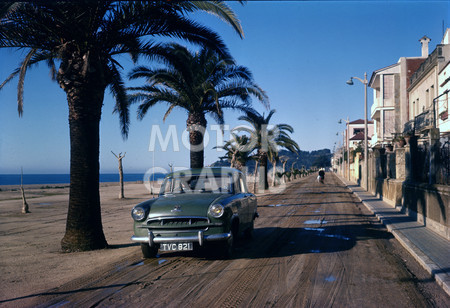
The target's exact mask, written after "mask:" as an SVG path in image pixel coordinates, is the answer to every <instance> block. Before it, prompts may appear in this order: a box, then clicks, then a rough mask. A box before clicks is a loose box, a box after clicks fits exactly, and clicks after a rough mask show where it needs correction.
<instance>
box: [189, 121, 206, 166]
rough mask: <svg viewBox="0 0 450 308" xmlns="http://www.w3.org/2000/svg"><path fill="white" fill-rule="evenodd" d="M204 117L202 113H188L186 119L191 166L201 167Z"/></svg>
mask: <svg viewBox="0 0 450 308" xmlns="http://www.w3.org/2000/svg"><path fill="white" fill-rule="evenodd" d="M206 124H207V122H206V119H205V115H204V114H202V113H189V116H188V119H187V121H186V126H187V130H188V131H189V144H190V155H191V168H203V164H204V144H203V137H204V134H205V132H206Z"/></svg>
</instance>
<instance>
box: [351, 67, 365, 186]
mask: <svg viewBox="0 0 450 308" xmlns="http://www.w3.org/2000/svg"><path fill="white" fill-rule="evenodd" d="M353 78H355V79H356V80H359V81H360V82H361V83H362V84H363V85H364V173H365V174H364V178H365V181H364V182H365V184H366V187H365V189H366V190H369V156H368V153H367V152H368V147H369V145H368V143H367V135H368V134H369V131H368V129H367V84H368V81H367V72H366V73H364V80H363V79H361V78H358V77H350V79H349V80H348V81H347V84H348V85H350V86H352V85H353Z"/></svg>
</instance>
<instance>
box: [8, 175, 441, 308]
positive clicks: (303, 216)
mask: <svg viewBox="0 0 450 308" xmlns="http://www.w3.org/2000/svg"><path fill="white" fill-rule="evenodd" d="M102 202H103V201H102ZM105 207H107V208H108V212H109V213H114V207H113V205H111V206H109V205H107V204H105V203H103V208H105ZM118 207H119V206H118ZM121 208H123V205H121V206H120V209H118V211H117V212H115V214H114V215H113V214H110V215H108V214H105V215H104V224H105V226H106V231H105V233H106V234H108V228H110V226H111V224H110V223H109V219H110V218H109V217H114V221H115V223H116V224H120V225H122V224H123V223H129V224H130V226H131V223H132V222H131V218H130V216H129V209H126V211H122V210H121ZM130 208H131V207H130ZM119 212H120V213H122V212H127V215H126V216H125V217H123V219H118V217H117V213H119ZM258 212H259V214H260V217H259V218H258V219H257V220H256V224H255V233H254V238H253V239H252V240H250V241H248V240H245V241H244V240H241V241H240V242H239V243H238V245H237V249H236V251H235V255H234V257H233V258H232V259H231V260H216V259H214V258H213V257H211V256H208V255H207V254H204V253H184V254H181V253H163V254H161V255H159V256H158V258H155V259H148V260H143V259H142V257H141V252H140V248H139V246H135V245H131V246H127V245H126V243H123V245H122V246H123V248H121V245H118V247H116V248H115V250H120V249H126V250H127V252H128V253H127V254H126V255H122V256H121V257H120V259H117V260H115V262H112V263H110V264H109V265H107V266H105V265H104V264H101V263H100V260H98V259H97V258H96V254H95V253H93V254H90V255H89V256H90V257H91V258H92V262H94V263H95V262H99V264H98V267H97V268H96V269H95V270H92V271H91V272H89V273H87V274H85V275H83V276H82V277H77V278H76V279H73V280H71V281H69V282H66V283H64V284H62V285H60V286H57V287H54V288H52V289H50V290H47V291H42V292H37V293H36V292H34V293H33V290H29V292H28V293H24V294H15V295H13V294H7V295H4V296H3V297H2V298H0V306H5V307H7V306H11V307H12V306H14V307H17V306H19V307H20V306H33V307H35V306H38V307H39V306H42V307H47V306H52V305H54V306H55V307H91V306H96V307H119V306H120V307H124V306H128V307H449V306H450V298H449V296H448V295H447V294H446V293H445V292H444V291H443V290H442V289H441V288H440V287H439V286H438V285H437V283H436V282H435V281H434V280H433V279H432V277H431V276H430V274H429V273H427V272H426V271H425V270H424V269H423V268H422V267H421V266H420V265H419V264H418V263H417V261H416V260H415V259H414V258H413V257H412V256H411V255H410V254H409V253H408V252H407V251H406V250H405V249H404V248H403V247H402V246H401V245H400V243H399V242H398V241H397V240H396V239H395V238H394V237H393V236H392V234H391V233H389V232H388V231H387V230H386V229H385V227H384V226H383V225H382V224H381V223H380V222H379V221H378V219H377V218H376V217H375V216H374V215H373V214H372V213H371V212H370V211H369V210H367V208H366V207H365V206H364V205H363V204H362V203H361V202H360V201H359V199H357V198H356V196H355V195H354V194H353V193H352V192H351V191H350V190H349V189H348V188H347V187H346V186H345V185H344V184H343V183H342V181H340V180H339V179H338V178H337V177H336V176H335V175H333V174H331V173H327V174H326V177H325V184H321V183H317V182H316V181H315V176H309V177H307V178H303V179H301V180H296V181H295V182H294V183H289V185H288V186H287V188H286V189H284V191H282V192H279V193H268V194H265V195H263V196H259V197H258ZM111 215H113V216H111ZM122 221H125V222H122ZM0 222H1V221H0ZM129 235H131V232H130V234H129ZM129 235H127V236H129ZM59 238H60V237H59ZM108 241H110V242H111V239H108ZM102 253H104V252H102ZM66 255H67V254H64V255H62V257H63V258H65V256H66ZM69 257H70V256H69ZM36 266H39V264H37V265H36ZM29 279H32V277H29Z"/></svg>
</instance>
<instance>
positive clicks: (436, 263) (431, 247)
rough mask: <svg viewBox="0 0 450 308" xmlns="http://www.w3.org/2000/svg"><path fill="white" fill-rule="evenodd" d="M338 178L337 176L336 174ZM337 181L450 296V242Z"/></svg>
mask: <svg viewBox="0 0 450 308" xmlns="http://www.w3.org/2000/svg"><path fill="white" fill-rule="evenodd" d="M336 175H337V174H336ZM337 177H338V178H339V179H340V180H341V181H342V182H343V183H344V184H345V185H347V187H348V188H349V189H350V190H352V191H353V193H354V194H355V195H356V196H357V197H358V198H359V199H360V200H361V202H362V203H363V204H364V205H365V206H366V207H367V208H368V209H369V211H371V212H372V213H373V214H375V216H376V217H377V218H378V219H379V220H380V221H381V222H382V223H383V224H384V225H385V226H386V228H387V229H388V231H389V232H391V233H392V234H393V235H394V236H395V238H396V239H397V240H398V241H399V242H400V243H401V244H402V245H403V246H404V247H405V248H406V250H408V251H409V252H410V253H411V254H412V255H413V257H414V258H415V259H416V260H417V261H418V262H419V263H420V264H421V265H422V266H423V267H424V268H425V269H426V270H427V271H428V272H429V273H430V274H431V275H432V276H433V277H434V278H435V279H436V281H437V283H438V284H439V285H440V286H441V287H442V288H443V289H444V291H445V292H446V293H447V294H448V295H450V241H448V240H446V239H445V238H443V237H441V236H439V235H438V234H436V233H434V232H433V231H431V230H429V229H427V228H426V227H425V226H424V225H422V224H420V223H418V222H417V221H416V220H414V219H412V218H410V217H409V216H408V215H406V214H404V213H402V212H401V211H399V210H398V209H396V208H394V207H393V206H391V205H389V204H388V203H387V202H384V201H382V200H381V199H379V198H376V197H375V196H373V195H372V194H371V193H369V192H366V191H365V190H364V189H363V188H361V187H360V186H358V185H357V184H356V183H354V182H349V181H347V180H346V179H344V178H342V177H341V176H339V175H337Z"/></svg>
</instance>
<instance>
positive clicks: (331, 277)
mask: <svg viewBox="0 0 450 308" xmlns="http://www.w3.org/2000/svg"><path fill="white" fill-rule="evenodd" d="M325 281H326V282H333V281H336V277H334V276H333V275H331V276H328V277H327V278H325Z"/></svg>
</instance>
